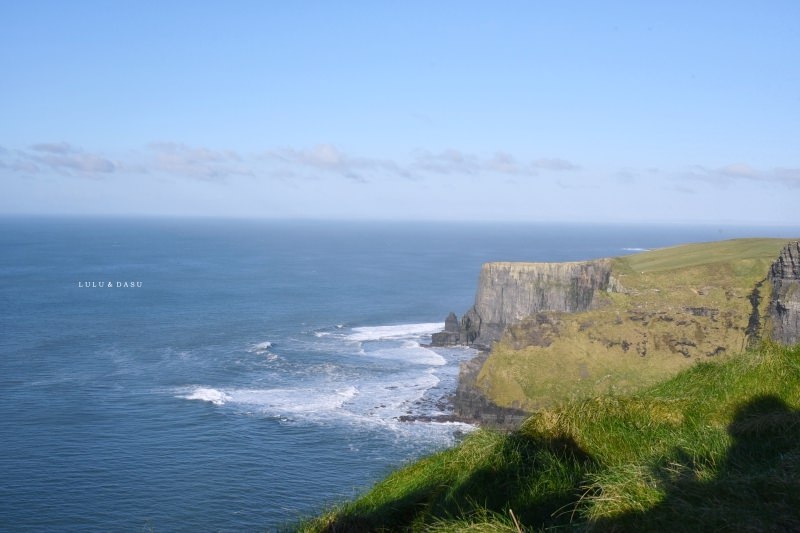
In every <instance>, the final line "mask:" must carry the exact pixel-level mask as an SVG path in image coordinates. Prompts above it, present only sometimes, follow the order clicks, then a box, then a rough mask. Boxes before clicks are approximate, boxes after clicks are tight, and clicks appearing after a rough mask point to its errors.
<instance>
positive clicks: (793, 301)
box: [768, 242, 800, 345]
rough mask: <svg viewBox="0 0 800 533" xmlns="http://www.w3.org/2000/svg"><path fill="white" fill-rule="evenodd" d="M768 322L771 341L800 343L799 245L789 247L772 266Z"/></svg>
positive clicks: (799, 243) (788, 245)
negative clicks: (769, 322) (770, 327)
mask: <svg viewBox="0 0 800 533" xmlns="http://www.w3.org/2000/svg"><path fill="white" fill-rule="evenodd" d="M768 279H769V281H770V284H771V286H772V300H771V302H770V307H769V318H770V321H771V325H772V338H773V339H774V340H775V341H776V342H779V343H781V344H786V345H792V344H798V343H800V242H792V243H789V244H787V245H786V246H785V247H784V248H783V250H782V251H781V254H780V256H778V259H777V260H776V261H775V262H774V263H773V264H772V267H771V268H770V271H769V276H768Z"/></svg>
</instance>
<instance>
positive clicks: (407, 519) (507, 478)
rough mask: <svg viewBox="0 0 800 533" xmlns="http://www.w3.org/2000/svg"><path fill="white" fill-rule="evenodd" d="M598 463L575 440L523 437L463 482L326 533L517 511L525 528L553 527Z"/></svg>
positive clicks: (342, 518) (343, 521) (339, 522)
mask: <svg viewBox="0 0 800 533" xmlns="http://www.w3.org/2000/svg"><path fill="white" fill-rule="evenodd" d="M591 464H593V460H592V458H591V457H590V456H589V455H588V454H587V453H586V452H585V451H584V450H582V449H581V448H580V447H579V446H578V445H577V443H576V442H575V441H574V440H573V439H572V438H570V437H563V438H542V437H540V436H536V435H531V434H526V433H525V432H522V431H518V432H516V433H512V434H510V435H508V436H507V437H506V438H505V439H503V440H502V441H499V443H498V445H497V446H496V448H493V449H492V450H491V451H489V452H487V453H486V457H485V458H484V460H483V461H482V462H481V466H479V467H478V468H476V469H475V470H474V472H472V473H471V474H470V475H468V476H466V477H464V478H461V477H460V476H459V475H458V472H457V469H456V471H455V472H453V471H451V476H450V477H449V478H440V477H437V478H436V479H437V481H436V482H435V483H428V484H425V485H422V486H420V487H418V488H417V489H415V490H413V491H409V492H406V493H405V494H404V495H403V496H402V497H399V498H397V499H394V500H392V501H389V502H386V503H384V504H382V505H379V506H377V507H373V508H371V509H368V510H361V511H355V512H347V513H344V514H340V515H339V516H337V518H336V521H335V522H332V523H329V524H328V525H327V527H326V528H325V529H324V531H327V532H331V533H333V532H339V531H347V532H350V531H355V532H360V531H422V530H425V529H426V527H427V526H429V525H430V524H431V523H435V522H436V521H438V520H442V519H445V520H450V519H454V520H465V521H469V520H470V519H472V518H476V517H481V516H484V517H485V516H487V515H492V514H497V515H503V516H506V517H507V516H509V515H508V511H509V509H513V511H514V513H515V514H516V516H517V518H518V519H519V520H520V522H522V523H524V524H538V525H540V526H547V525H553V520H554V519H553V518H552V514H553V510H554V509H559V508H561V507H563V506H565V505H568V504H569V503H570V502H573V501H574V500H575V498H576V496H577V495H578V494H579V489H580V485H581V482H582V480H583V479H584V476H585V472H586V470H587V468H590V465H591Z"/></svg>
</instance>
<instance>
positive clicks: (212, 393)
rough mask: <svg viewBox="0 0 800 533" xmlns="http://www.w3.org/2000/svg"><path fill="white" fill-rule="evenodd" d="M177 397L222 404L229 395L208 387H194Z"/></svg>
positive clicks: (228, 398)
mask: <svg viewBox="0 0 800 533" xmlns="http://www.w3.org/2000/svg"><path fill="white" fill-rule="evenodd" d="M179 398H183V399H185V400H201V401H204V402H211V403H213V404H214V405H222V404H224V403H225V402H227V401H228V400H230V396H228V395H227V394H225V393H224V392H222V391H220V390H217V389H212V388H210V387H195V388H193V389H192V390H191V391H190V392H188V393H186V394H184V395H183V396H179Z"/></svg>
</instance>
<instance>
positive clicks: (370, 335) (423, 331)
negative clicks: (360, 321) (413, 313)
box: [346, 322, 444, 342]
mask: <svg viewBox="0 0 800 533" xmlns="http://www.w3.org/2000/svg"><path fill="white" fill-rule="evenodd" d="M443 329H444V323H443V322H426V323H422V324H399V325H396V326H371V327H358V328H353V333H351V334H349V335H347V337H346V338H347V340H351V341H358V342H363V341H378V340H390V339H404V338H409V337H423V336H425V335H431V334H433V333H437V332H439V331H442V330H443Z"/></svg>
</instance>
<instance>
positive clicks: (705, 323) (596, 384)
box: [433, 239, 800, 418]
mask: <svg viewBox="0 0 800 533" xmlns="http://www.w3.org/2000/svg"><path fill="white" fill-rule="evenodd" d="M781 250H783V251H781ZM776 257H778V260H777V261H776V260H775V258H776ZM799 284H800V248H798V244H797V243H793V244H792V245H790V246H786V241H785V240H779V239H739V240H733V241H722V242H717V243H703V244H692V245H685V246H677V247H672V248H667V249H662V250H654V251H650V252H644V253H641V254H635V255H631V256H625V257H619V258H613V259H599V260H594V261H585V262H575V263H488V264H486V265H484V267H483V268H482V270H481V274H480V278H479V283H478V290H477V294H476V299H475V305H474V306H473V307H472V308H471V309H470V310H469V311H467V313H465V314H464V316H463V317H462V318H461V320H460V321H459V320H458V318H457V317H456V316H455V315H454V314H452V313H451V315H450V316H449V317H448V319H447V321H446V329H445V331H444V332H442V333H440V334H437V335H434V338H433V343H434V344H438V345H450V344H463V345H469V346H473V347H476V348H479V349H482V350H484V351H489V350H490V353H488V355H487V356H486V357H485V360H483V361H482V362H481V363H480V364H479V367H480V368H479V369H477V371H476V369H474V368H466V367H465V368H464V369H462V378H464V380H465V382H466V383H467V385H465V386H463V387H460V389H459V391H458V393H457V394H456V405H457V406H461V407H462V409H461V411H463V412H465V413H467V414H472V415H474V414H475V412H477V411H480V409H479V407H480V405H481V402H484V406H485V412H486V413H487V414H488V416H489V417H490V418H491V417H495V418H496V416H497V414H496V412H495V408H507V409H522V410H527V411H531V410H535V409H538V408H541V407H545V406H548V405H552V404H554V403H560V402H563V401H565V400H568V399H570V398H576V397H577V398H580V397H589V396H592V395H596V394H604V393H609V392H611V393H626V392H632V391H635V390H638V389H640V388H641V387H644V386H647V385H649V384H651V383H655V382H657V381H660V380H663V379H666V378H669V377H670V376H672V375H674V374H675V373H677V372H678V371H680V370H682V369H684V368H687V367H688V366H691V365H694V364H695V363H697V362H699V361H704V360H708V359H709V358H719V357H726V356H730V355H734V354H737V353H740V352H741V351H742V350H744V349H745V348H747V347H748V346H753V345H755V344H756V343H757V342H758V341H759V340H760V339H761V338H762V337H764V336H771V338H774V339H775V340H777V341H778V342H782V343H784V344H793V343H797V342H798V337H799V334H798V330H800V288H798V286H799ZM480 395H482V396H483V399H481V398H480V397H479V396H480ZM476 409H477V411H476ZM470 411H472V413H470Z"/></svg>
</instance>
